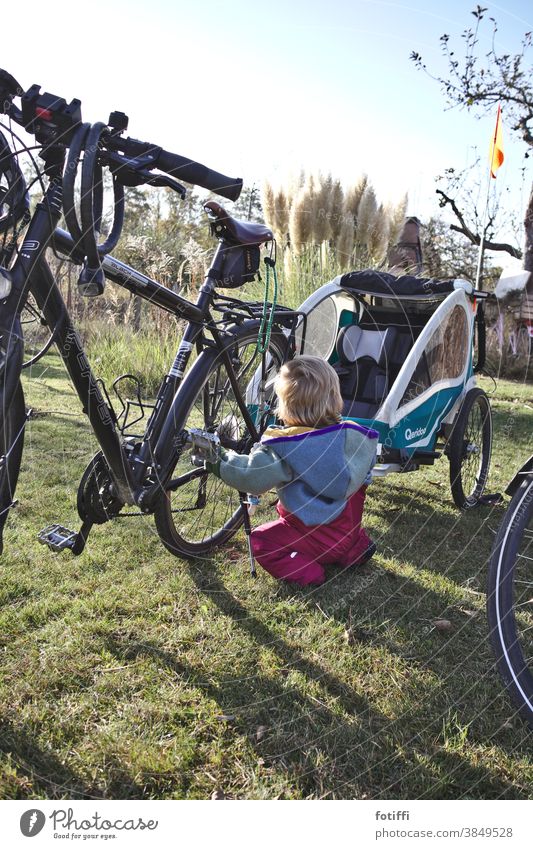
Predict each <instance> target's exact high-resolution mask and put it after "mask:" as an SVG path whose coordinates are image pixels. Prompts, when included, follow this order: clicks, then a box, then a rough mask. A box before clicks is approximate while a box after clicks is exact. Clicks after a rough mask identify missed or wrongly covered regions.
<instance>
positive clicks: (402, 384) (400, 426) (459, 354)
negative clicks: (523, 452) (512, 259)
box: [297, 270, 492, 509]
mask: <svg viewBox="0 0 533 849" xmlns="http://www.w3.org/2000/svg"><path fill="white" fill-rule="evenodd" d="M486 297H488V295H487V293H484V292H474V291H473V287H472V286H471V284H469V283H467V282H466V281H453V280H452V281H438V280H432V279H430V280H428V279H424V278H415V277H410V276H408V275H405V276H403V277H394V276H393V275H391V274H387V273H384V272H376V271H371V270H370V271H361V272H351V273H349V274H344V275H342V276H338V277H336V278H335V279H334V280H332V281H331V282H329V283H326V284H325V285H323V286H321V287H320V288H319V289H318V290H317V291H316V292H314V293H313V294H312V295H311V296H310V297H309V298H307V300H306V301H304V303H303V304H302V305H301V306H300V308H299V312H300V313H301V318H300V323H299V326H298V329H297V349H298V350H299V351H300V352H301V353H304V354H312V355H314V356H319V357H321V358H323V359H326V360H327V361H328V362H329V363H331V365H332V366H333V367H334V369H335V370H336V372H337V373H338V375H339V381H340V385H341V393H342V397H343V399H344V408H343V417H344V418H345V419H347V420H348V421H355V422H357V423H359V424H362V425H365V426H367V427H371V428H374V429H375V430H377V431H378V433H379V435H380V436H379V446H378V456H377V462H376V465H375V467H374V469H373V476H374V477H383V476H385V475H388V474H391V473H392V472H401V473H405V472H412V471H416V470H417V469H419V468H420V466H423V465H432V464H433V463H434V462H435V460H436V459H438V458H439V457H440V456H441V455H442V454H443V453H444V454H445V455H446V456H447V457H448V460H449V463H450V480H451V489H452V495H453V499H454V501H455V503H456V504H457V506H458V507H460V508H462V509H467V508H471V507H474V506H476V505H477V504H479V502H480V501H481V500H482V497H483V493H484V490H485V487H486V483H487V478H488V473H489V466H490V455H491V447H492V416H491V409H490V404H489V400H488V398H487V396H486V394H485V392H484V391H483V390H482V389H480V388H479V387H478V386H476V377H475V371H476V370H478V369H479V367H480V366H481V365H482V360H484V352H483V351H479V350H478V351H477V365H476V366H475V367H474V339H475V336H477V337H478V338H479V340H480V341H481V342H483V340H484V334H483V333H482V331H481V330H480V326H481V328H482V322H481V321H480V315H477V314H478V310H479V305H480V303H481V302H482V300H483V299H484V298H486ZM476 316H477V320H476ZM481 316H482V311H481ZM476 327H477V329H478V333H477V334H475V328H476ZM480 347H483V345H481V346H480Z"/></svg>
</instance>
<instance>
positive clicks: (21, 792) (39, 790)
mask: <svg viewBox="0 0 533 849" xmlns="http://www.w3.org/2000/svg"><path fill="white" fill-rule="evenodd" d="M0 752H2V753H3V754H5V755H8V756H9V757H10V759H11V766H12V767H13V766H14V767H15V768H16V770H17V776H18V779H17V780H16V781H11V782H8V784H7V786H8V787H9V784H10V783H11V785H12V787H13V791H12V795H11V793H10V795H9V796H6V797H4V798H11V799H28V798H39V797H43V796H44V797H45V798H47V799H64V798H79V799H84V798H87V799H101V798H102V794H101V792H99V791H98V789H97V788H96V787H94V786H92V785H90V784H87V783H86V782H85V781H84V780H83V779H82V778H81V777H80V776H79V775H77V774H76V773H75V772H74V771H73V770H72V769H70V768H69V767H68V766H67V765H66V764H65V763H63V762H62V761H60V760H59V758H57V757H56V756H55V755H54V753H53V751H52V750H47V749H43V748H42V747H40V746H38V745H37V744H36V742H35V739H34V737H33V735H32V733H31V732H30V731H28V730H25V729H24V726H22V727H19V726H18V725H17V726H16V727H15V726H14V725H12V724H11V723H10V722H7V721H1V722H0ZM21 776H24V779H27V780H22V781H21V780H20V778H21ZM127 780H128V783H129V784H130V785H133V781H132V779H131V778H129V777H128V779H127ZM17 788H18V789H17ZM137 790H138V792H139V793H140V792H141V790H140V788H137Z"/></svg>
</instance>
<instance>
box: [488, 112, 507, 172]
mask: <svg viewBox="0 0 533 849" xmlns="http://www.w3.org/2000/svg"><path fill="white" fill-rule="evenodd" d="M503 159H504V156H503V138H502V110H501V106H500V104H498V113H497V115H496V126H495V128H494V138H493V140H492V144H491V146H490V176H491V177H494V178H495V179H496V171H497V170H498V168H499V167H500V165H501V164H502V162H503Z"/></svg>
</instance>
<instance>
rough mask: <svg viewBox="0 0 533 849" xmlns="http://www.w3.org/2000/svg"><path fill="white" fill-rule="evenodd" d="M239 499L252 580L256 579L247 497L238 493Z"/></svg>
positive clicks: (242, 493)
mask: <svg viewBox="0 0 533 849" xmlns="http://www.w3.org/2000/svg"><path fill="white" fill-rule="evenodd" d="M239 499H240V502H241V510H242V518H243V520H244V533H245V534H246V542H247V544H248V557H249V558H250V575H251V576H252V578H257V571H256V568H255V559H254V553H253V551H252V540H251V537H250V535H251V533H252V527H251V525H250V514H249V513H248V497H247V495H246V493H244V492H239Z"/></svg>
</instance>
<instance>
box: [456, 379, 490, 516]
mask: <svg viewBox="0 0 533 849" xmlns="http://www.w3.org/2000/svg"><path fill="white" fill-rule="evenodd" d="M491 453H492V414H491V409H490V402H489V399H488V397H487V395H486V394H485V392H484V391H483V390H482V389H479V388H477V387H476V388H474V389H470V390H469V391H468V392H467V393H466V395H465V397H464V399H463V402H462V404H461V408H460V410H459V413H458V415H457V418H456V420H455V422H454V425H453V430H452V434H451V436H450V439H449V442H448V448H447V454H448V459H449V461H450V484H451V490H452V496H453V500H454V502H455V504H456V505H457V507H459V508H460V509H461V510H469V509H471V508H472V507H476V506H477V504H478V503H479V500H480V498H481V496H482V495H483V492H484V491H485V487H486V485H487V479H488V476H489V467H490V456H491ZM478 456H479V460H477V459H476V458H477V457H478Z"/></svg>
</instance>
